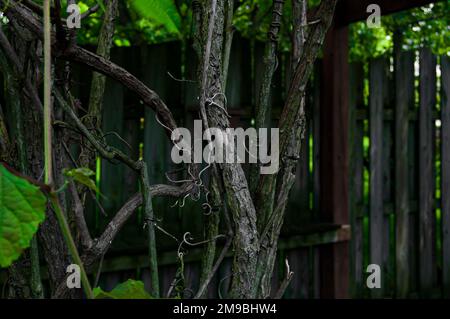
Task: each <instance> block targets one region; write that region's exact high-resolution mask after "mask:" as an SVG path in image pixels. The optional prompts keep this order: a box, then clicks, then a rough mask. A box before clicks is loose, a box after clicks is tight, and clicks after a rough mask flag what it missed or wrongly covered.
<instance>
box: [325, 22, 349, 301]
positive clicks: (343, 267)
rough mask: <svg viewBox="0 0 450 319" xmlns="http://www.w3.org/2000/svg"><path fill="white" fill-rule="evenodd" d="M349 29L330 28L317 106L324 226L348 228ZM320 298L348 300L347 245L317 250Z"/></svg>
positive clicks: (344, 27)
mask: <svg viewBox="0 0 450 319" xmlns="http://www.w3.org/2000/svg"><path fill="white" fill-rule="evenodd" d="M348 49H349V45H348V27H347V26H342V27H337V26H335V27H332V28H331V29H330V31H329V33H328V35H327V38H326V40H325V46H324V58H323V65H322V77H321V79H322V80H321V93H322V94H321V105H320V188H321V189H320V211H321V219H322V221H323V222H327V223H334V224H341V225H343V224H349V197H348V189H349V187H348V182H349V141H348V129H349V63H348ZM320 264H321V267H320V268H321V269H320V273H321V278H320V296H321V298H348V297H349V243H348V242H343V243H338V244H332V245H326V246H323V247H321V250H320Z"/></svg>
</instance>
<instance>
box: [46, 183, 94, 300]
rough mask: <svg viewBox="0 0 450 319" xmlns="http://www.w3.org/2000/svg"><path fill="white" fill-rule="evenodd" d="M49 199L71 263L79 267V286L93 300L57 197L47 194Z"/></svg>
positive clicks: (89, 285) (54, 194)
mask: <svg viewBox="0 0 450 319" xmlns="http://www.w3.org/2000/svg"><path fill="white" fill-rule="evenodd" d="M49 199H50V202H51V204H52V207H53V210H54V211H55V215H56V218H57V219H58V223H59V226H60V227H61V231H62V234H63V236H64V239H65V241H66V244H67V247H68V248H69V252H70V255H71V256H72V259H73V261H74V262H75V263H76V264H77V265H78V266H79V267H80V272H81V284H82V285H83V290H84V293H85V294H86V297H87V298H88V299H93V298H94V294H93V292H92V288H91V284H90V283H89V279H88V276H87V273H86V270H85V269H84V266H83V263H82V261H81V258H80V255H79V254H78V250H77V246H76V245H75V242H74V240H73V237H72V234H71V233H70V228H69V224H67V220H66V217H65V216H64V213H63V211H62V209H61V205H60V204H59V201H58V197H57V195H56V193H55V192H52V193H50V194H49Z"/></svg>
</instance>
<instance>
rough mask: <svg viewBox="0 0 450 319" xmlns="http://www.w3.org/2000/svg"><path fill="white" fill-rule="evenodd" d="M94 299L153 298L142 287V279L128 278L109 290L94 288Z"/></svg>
mask: <svg viewBox="0 0 450 319" xmlns="http://www.w3.org/2000/svg"><path fill="white" fill-rule="evenodd" d="M94 298H95V299H153V298H152V296H150V294H149V293H148V292H146V291H145V289H144V283H143V282H142V281H137V280H132V279H128V280H127V281H125V282H123V283H121V284H119V285H117V286H116V288H114V289H113V290H111V291H110V292H106V291H103V290H102V288H100V287H96V288H94Z"/></svg>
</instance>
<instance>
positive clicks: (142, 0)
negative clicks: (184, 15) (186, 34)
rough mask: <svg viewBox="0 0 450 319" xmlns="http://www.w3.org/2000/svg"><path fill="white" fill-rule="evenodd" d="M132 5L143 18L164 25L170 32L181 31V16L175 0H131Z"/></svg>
mask: <svg viewBox="0 0 450 319" xmlns="http://www.w3.org/2000/svg"><path fill="white" fill-rule="evenodd" d="M131 5H132V7H133V8H134V9H135V10H136V11H137V12H138V13H139V15H140V16H142V17H143V18H147V19H150V20H152V21H154V22H156V23H159V24H161V25H163V26H164V27H165V28H166V29H167V31H169V32H170V33H175V34H179V33H180V27H181V18H180V15H179V14H178V10H177V7H176V5H175V3H174V0H131Z"/></svg>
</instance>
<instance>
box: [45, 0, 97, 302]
mask: <svg viewBox="0 0 450 319" xmlns="http://www.w3.org/2000/svg"><path fill="white" fill-rule="evenodd" d="M43 8H44V166H45V183H46V184H47V185H49V186H50V187H52V184H53V177H52V175H53V174H52V172H53V161H52V155H53V153H52V126H51V120H52V104H51V103H52V101H51V92H52V75H51V71H52V70H51V63H52V61H51V34H50V27H51V25H50V0H44V7H43ZM49 199H50V202H51V204H52V206H53V210H54V211H55V214H56V218H57V219H58V223H59V227H60V228H61V231H62V234H63V236H64V239H65V241H66V244H67V247H68V249H69V252H70V254H71V256H72V259H73V261H74V262H75V263H76V264H77V265H78V266H79V267H80V271H81V283H82V285H83V289H84V292H85V294H86V297H87V298H89V299H92V298H93V296H94V295H93V293H92V288H91V285H90V283H89V279H88V277H87V274H86V271H85V269H84V267H83V263H82V262H81V258H80V255H79V254H78V250H77V247H76V245H75V242H74V241H73V238H72V234H71V233H70V228H69V225H68V224H67V220H66V217H65V216H64V214H63V212H62V209H61V206H60V204H59V201H58V197H57V194H56V193H55V192H51V193H50V195H49Z"/></svg>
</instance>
